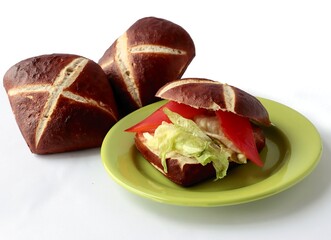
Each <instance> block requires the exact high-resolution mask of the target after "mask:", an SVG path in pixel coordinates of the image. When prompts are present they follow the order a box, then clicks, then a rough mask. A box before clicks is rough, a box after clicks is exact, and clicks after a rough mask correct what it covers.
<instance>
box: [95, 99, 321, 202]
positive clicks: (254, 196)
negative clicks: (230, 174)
mask: <svg viewBox="0 0 331 240" xmlns="http://www.w3.org/2000/svg"><path fill="white" fill-rule="evenodd" d="M257 98H258V99H259V100H260V101H261V102H262V104H263V105H266V106H265V107H266V108H267V110H268V108H271V107H275V106H276V107H277V108H281V109H283V110H286V111H288V112H290V113H291V114H294V115H295V116H296V117H300V118H301V119H302V120H303V121H304V122H305V124H307V128H308V127H309V130H310V132H313V133H314V135H315V140H316V143H315V145H316V147H317V148H318V150H316V153H315V154H314V156H315V157H314V159H312V160H310V164H309V167H306V168H305V171H301V172H300V174H296V176H292V178H291V179H290V181H286V182H285V183H283V184H278V185H276V186H274V187H271V188H268V189H266V190H264V191H260V192H258V193H256V192H255V193H251V194H249V192H246V194H245V195H242V196H240V198H239V197H238V198H234V197H232V198H231V197H230V198H224V194H225V193H226V194H227V195H228V194H230V193H232V194H234V193H238V192H239V193H240V192H243V189H245V190H247V189H248V190H249V189H250V188H252V186H254V188H258V187H259V186H260V185H261V187H263V185H265V184H267V183H268V182H269V181H270V180H272V178H274V177H276V176H277V174H273V175H271V176H270V177H268V178H266V179H264V180H262V181H260V182H257V183H255V184H253V185H248V186H245V187H243V188H238V189H230V190H226V191H221V192H222V193H223V197H221V198H216V199H213V198H212V199H209V201H207V202H206V201H202V200H201V198H193V199H190V200H191V201H190V202H188V201H187V200H185V201H184V200H183V198H180V197H178V196H171V195H170V196H169V195H166V196H163V195H162V194H160V193H159V194H157V193H155V192H154V191H150V190H149V189H146V188H142V187H139V186H133V185H132V184H128V183H127V182H125V181H124V180H123V179H121V177H119V176H118V175H117V174H116V173H115V172H114V171H112V170H111V169H109V168H108V166H107V159H106V155H107V153H106V151H107V150H106V146H107V145H108V142H109V141H110V139H111V137H110V136H111V135H112V133H113V132H114V131H116V130H117V129H118V128H120V127H121V125H122V124H124V123H125V122H126V121H127V120H128V119H130V118H132V117H134V116H135V115H137V114H138V113H141V112H144V111H145V112H146V111H147V113H146V115H148V111H149V110H150V112H152V111H154V110H155V109H156V108H157V107H158V106H161V105H162V104H163V103H165V102H166V100H161V101H158V102H155V103H152V104H149V105H147V106H145V107H142V108H140V109H138V110H136V111H134V112H132V113H130V114H128V115H127V116H125V117H124V118H122V119H121V120H120V121H118V122H117V123H116V124H115V125H114V126H113V127H112V128H111V129H110V130H109V131H108V133H107V134H106V136H105V138H104V140H103V142H102V145H101V150H100V153H101V160H102V164H103V166H104V168H105V169H106V171H107V172H108V174H109V175H110V176H111V177H112V179H113V180H115V182H117V183H118V184H119V185H121V186H122V187H124V188H125V189H127V190H129V191H130V192H132V193H135V194H137V195H139V196H141V197H144V198H148V199H151V200H154V201H157V202H160V203H166V204H171V205H180V206H195V207H213V206H226V205H235V204H241V203H247V202H251V201H256V200H259V199H262V198H266V197H269V196H272V195H274V194H277V193H279V192H282V191H284V190H286V189H288V188H290V187H292V186H293V185H295V184H297V183H298V182H300V181H302V180H303V179H304V178H305V177H306V176H308V175H309V174H310V173H311V172H312V171H313V170H314V169H315V167H316V166H317V164H318V162H319V161H320V158H321V155H322V147H323V146H322V140H321V136H320V134H319V132H318V130H317V128H316V127H315V126H314V125H313V124H312V122H311V121H310V120H309V119H308V118H306V117H305V116H304V115H302V114H301V113H299V112H298V111H296V110H294V109H293V108H290V107H288V106H286V105H284V104H282V103H279V102H276V101H274V100H270V99H267V98H262V97H257ZM146 109H147V110H146ZM274 111H276V110H274ZM268 112H269V115H271V121H272V122H273V124H275V125H276V127H277V128H278V127H279V126H277V124H279V122H278V120H279V117H278V118H277V117H275V116H273V117H274V118H275V119H277V120H276V121H273V119H272V115H273V113H272V111H270V110H268ZM280 130H281V131H282V132H283V133H284V134H285V136H286V137H288V136H289V135H287V134H286V132H285V131H283V129H281V128H280ZM125 134H126V133H125ZM133 136H134V135H132V138H133ZM289 141H290V140H289ZM289 160H290V159H289ZM292 161H293V160H292ZM282 168H283V167H282ZM282 168H281V169H282ZM122 177H123V176H122ZM254 188H253V189H254ZM179 189H180V191H186V192H185V194H188V192H187V188H179ZM172 191H174V189H172ZM200 194H203V195H204V196H205V197H208V195H211V194H215V192H211V193H209V192H200ZM193 195H194V194H193ZM227 195H226V196H227Z"/></svg>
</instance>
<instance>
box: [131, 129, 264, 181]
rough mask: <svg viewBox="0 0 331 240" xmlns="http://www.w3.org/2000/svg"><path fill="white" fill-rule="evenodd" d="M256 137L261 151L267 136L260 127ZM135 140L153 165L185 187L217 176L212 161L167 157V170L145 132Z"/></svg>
mask: <svg viewBox="0 0 331 240" xmlns="http://www.w3.org/2000/svg"><path fill="white" fill-rule="evenodd" d="M254 138H255V143H256V147H257V149H258V151H261V150H262V149H263V148H264V146H265V136H264V134H263V132H262V130H261V129H260V128H254ZM134 140H135V145H136V147H137V149H138V151H139V152H140V153H141V155H142V156H143V157H144V158H145V159H146V160H147V161H148V162H149V163H150V164H151V165H152V166H153V167H155V168H156V169H157V170H159V171H160V172H161V173H162V174H163V175H165V176H166V177H167V178H169V179H170V180H171V181H173V182H175V183H177V184H179V185H181V186H183V187H189V186H192V185H194V184H197V183H200V182H202V181H204V180H207V179H210V178H215V169H214V167H213V165H212V164H211V163H208V164H207V165H205V166H203V165H201V164H200V163H197V162H193V161H192V162H183V161H181V160H180V159H176V158H167V159H166V162H167V168H168V171H167V172H165V171H164V170H163V166H162V163H161V159H160V158H159V157H158V156H157V154H156V153H154V152H153V151H151V150H150V149H149V148H148V147H147V146H146V143H145V142H146V138H145V137H144V134H143V133H137V134H136V135H135V139H134ZM235 165H237V164H236V163H234V162H231V163H230V168H231V167H234V166H235Z"/></svg>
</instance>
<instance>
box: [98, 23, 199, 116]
mask: <svg viewBox="0 0 331 240" xmlns="http://www.w3.org/2000/svg"><path fill="white" fill-rule="evenodd" d="M194 56H195V46H194V43H193V40H192V39H191V37H190V35H189V34H188V33H187V32H186V31H185V30H184V29H183V28H182V27H181V26H179V25H177V24H174V23H172V22H170V21H167V20H164V19H160V18H154V17H147V18H142V19H140V20H138V21H137V22H135V23H134V24H133V25H132V26H131V27H130V28H129V29H128V30H127V31H126V32H125V33H124V34H123V35H122V36H120V37H119V38H118V39H117V40H116V41H115V42H114V43H113V44H112V45H111V46H110V47H109V48H108V50H106V52H105V53H104V55H103V56H102V57H101V59H100V60H99V64H100V66H101V67H102V69H103V70H104V71H105V73H106V75H107V77H108V79H109V81H110V83H111V85H112V86H113V89H114V92H115V97H116V98H117V99H118V100H117V102H118V106H119V111H120V112H122V114H123V115H125V114H127V113H129V112H131V111H133V110H135V109H138V108H140V107H142V106H145V105H147V104H150V103H152V102H154V101H156V98H155V93H156V92H157V90H158V89H159V88H160V87H161V86H163V85H164V84H165V83H167V82H169V81H172V80H175V79H178V78H180V77H181V76H182V75H183V73H184V71H185V70H186V68H187V66H188V65H189V64H190V62H191V61H192V59H193V58H194Z"/></svg>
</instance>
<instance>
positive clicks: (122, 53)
mask: <svg viewBox="0 0 331 240" xmlns="http://www.w3.org/2000/svg"><path fill="white" fill-rule="evenodd" d="M115 47H116V53H115V57H114V59H113V58H110V59H109V61H106V62H104V63H102V64H101V67H102V68H103V69H105V68H106V67H109V66H110V65H112V64H114V63H115V64H117V67H118V68H119V69H120V72H121V76H122V78H123V80H124V81H123V82H124V83H125V85H126V89H127V91H128V92H129V94H130V95H131V97H132V99H133V100H134V101H135V102H136V104H137V106H138V107H142V106H143V104H142V102H141V97H140V93H139V87H138V86H137V84H136V81H135V78H134V74H133V72H134V67H133V64H132V63H131V61H130V59H129V56H130V55H132V54H166V55H187V53H186V51H184V50H182V49H176V48H170V47H167V46H163V45H155V44H140V45H135V46H132V47H129V46H128V37H127V34H126V33H125V34H123V35H122V36H121V37H120V38H118V39H117V41H116V46H115ZM183 67H184V66H183ZM181 71H182V69H180V70H179V72H181Z"/></svg>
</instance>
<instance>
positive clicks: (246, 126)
mask: <svg viewBox="0 0 331 240" xmlns="http://www.w3.org/2000/svg"><path fill="white" fill-rule="evenodd" d="M216 115H217V117H218V119H219V121H220V126H221V129H222V131H223V133H224V135H225V136H226V137H227V138H228V139H229V140H231V141H232V142H233V144H234V145H235V146H236V147H237V148H238V149H239V150H240V151H241V152H242V153H243V154H245V156H246V157H247V158H248V159H249V160H251V161H252V162H253V163H255V164H256V165H258V166H260V167H262V166H263V162H262V160H261V158H260V155H259V152H258V151H257V148H256V144H255V140H254V135H253V129H252V125H251V123H250V121H249V119H248V118H245V117H241V116H239V115H237V114H234V113H232V112H226V111H222V110H219V111H216Z"/></svg>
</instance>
